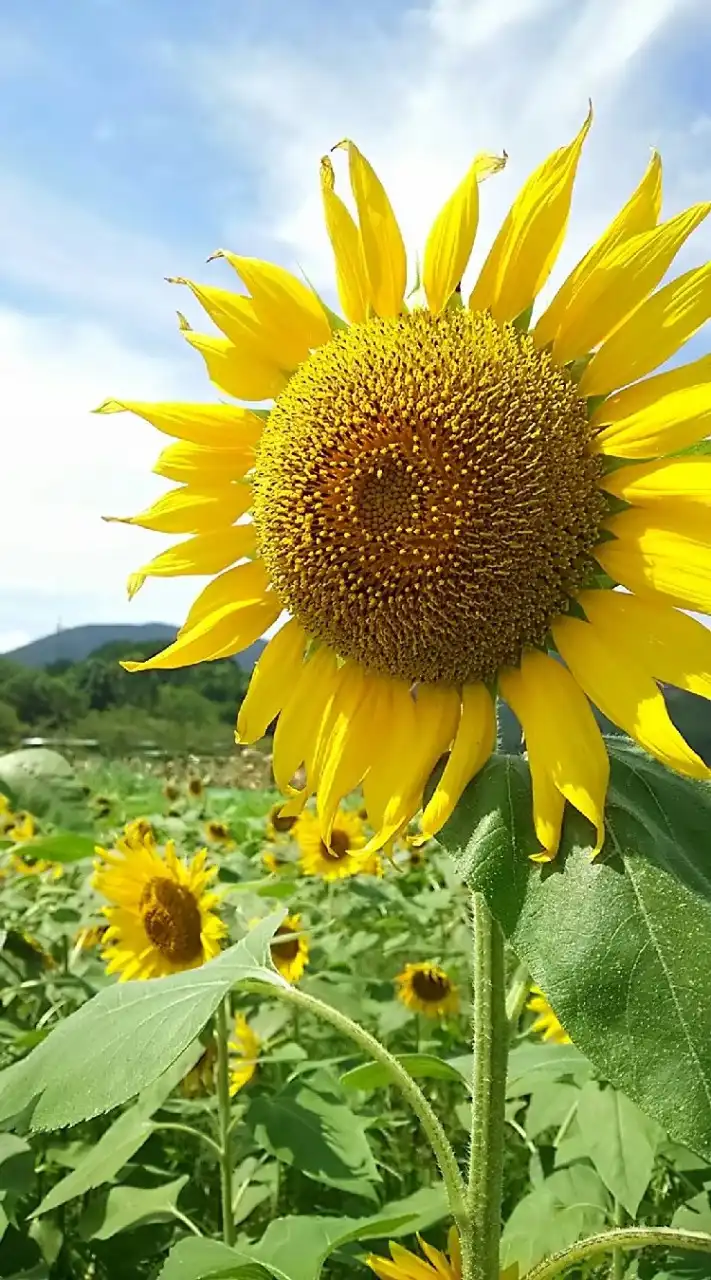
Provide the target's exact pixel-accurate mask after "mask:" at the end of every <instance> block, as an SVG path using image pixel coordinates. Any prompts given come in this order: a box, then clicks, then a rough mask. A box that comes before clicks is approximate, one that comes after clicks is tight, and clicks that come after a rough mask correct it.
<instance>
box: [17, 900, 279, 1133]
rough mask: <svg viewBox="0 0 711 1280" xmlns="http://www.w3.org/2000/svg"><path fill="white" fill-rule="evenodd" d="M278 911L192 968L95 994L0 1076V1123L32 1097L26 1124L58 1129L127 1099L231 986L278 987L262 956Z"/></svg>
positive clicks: (187, 1040) (180, 1047)
mask: <svg viewBox="0 0 711 1280" xmlns="http://www.w3.org/2000/svg"><path fill="white" fill-rule="evenodd" d="M283 918H284V912H283V911H279V912H277V913H275V914H273V915H271V916H267V917H266V918H265V919H264V920H261V921H260V922H259V924H258V925H256V926H255V928H254V929H253V930H252V931H251V933H249V934H248V935H247V937H246V938H244V939H243V940H242V941H241V942H238V943H237V945H236V946H234V947H230V948H229V950H228V951H224V952H223V953H222V955H220V956H218V957H217V959H215V960H211V961H210V962H209V964H205V965H202V967H201V968H198V969H190V970H188V971H187V972H186V973H176V974H173V975H171V977H168V978H154V979H152V980H151V981H149V982H125V983H118V984H117V985H116V986H113V987H107V988H106V989H105V990H104V991H102V992H100V994H99V995H98V996H95V997H94V999H93V1000H89V1001H88V1003H87V1004H85V1005H83V1006H82V1008H81V1009H79V1010H78V1011H77V1012H76V1013H74V1014H72V1015H71V1017H69V1018H67V1019H65V1021H63V1022H61V1023H59V1025H58V1026H57V1027H55V1029H54V1030H53V1031H52V1032H51V1034H50V1035H49V1036H48V1037H47V1039H46V1040H43V1041H42V1043H41V1044H39V1045H37V1047H36V1048H35V1049H33V1050H32V1053H31V1054H29V1056H28V1057H27V1058H24V1059H23V1060H22V1061H21V1062H17V1063H15V1064H13V1066H11V1067H9V1068H8V1069H7V1070H6V1071H4V1072H2V1073H1V1074H0V1123H1V1122H3V1121H6V1120H10V1119H11V1118H12V1117H14V1116H17V1115H19V1114H20V1113H21V1112H23V1111H25V1110H26V1109H27V1108H30V1107H33V1104H34V1109H33V1111H32V1128H33V1129H35V1130H37V1129H59V1128H62V1127H63V1126H64V1125H72V1124H77V1123H79V1121H81V1120H89V1119H91V1117H92V1116H96V1115H100V1114H101V1113H102V1112H104V1111H110V1110H111V1109H112V1107H117V1106H119V1105H120V1104H121V1103H123V1102H127V1101H128V1100H129V1098H133V1097H135V1096H136V1094H137V1093H138V1092H139V1091H140V1090H142V1089H145V1088H147V1087H148V1086H149V1085H150V1084H152V1083H153V1082H154V1081H155V1080H157V1079H158V1077H159V1076H160V1075H162V1074H163V1072H165V1071H167V1070H168V1069H169V1068H170V1066H171V1065H172V1064H173V1063H174V1062H175V1061H176V1059H177V1058H179V1057H180V1055H181V1054H182V1053H183V1052H184V1050H185V1049H187V1047H188V1045H190V1044H191V1043H192V1042H193V1040H195V1039H196V1037H197V1036H198V1035H199V1034H200V1032H201V1031H202V1028H203V1027H204V1026H205V1023H206V1022H207V1021H208V1019H209V1018H210V1017H211V1015H212V1014H213V1013H214V1011H215V1009H216V1008H217V1006H218V1004H219V1003H220V1000H222V999H223V997H224V996H225V995H227V993H228V992H229V991H230V989H231V988H232V987H233V986H235V985H237V984H239V983H240V982H249V981H252V982H254V981H258V982H260V983H266V984H271V985H272V986H284V985H285V982H284V979H283V978H282V977H281V976H280V974H278V973H277V972H276V970H275V969H274V968H272V967H270V961H269V942H270V939H271V938H272V936H273V934H274V932H275V930H276V929H277V928H278V926H279V924H280V923H281V921H282V920H283Z"/></svg>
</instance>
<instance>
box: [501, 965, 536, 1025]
mask: <svg viewBox="0 0 711 1280" xmlns="http://www.w3.org/2000/svg"><path fill="white" fill-rule="evenodd" d="M530 990H531V975H530V973H529V972H528V969H527V967H526V965H525V964H520V965H519V966H518V968H517V970H516V972H515V974H514V976H513V980H512V982H511V986H510V987H509V990H508V992H507V995H506V1017H507V1018H508V1022H509V1026H510V1028H511V1033H512V1035H513V1034H515V1032H516V1029H517V1027H518V1020H519V1018H520V1017H521V1014H522V1013H523V1011H524V1009H525V1007H526V1001H527V999H528V993H529V991H530Z"/></svg>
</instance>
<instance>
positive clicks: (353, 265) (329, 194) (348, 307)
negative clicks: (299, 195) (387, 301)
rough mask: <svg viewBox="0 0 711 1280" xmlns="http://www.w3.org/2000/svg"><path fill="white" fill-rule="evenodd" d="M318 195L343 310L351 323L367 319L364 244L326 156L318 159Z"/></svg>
mask: <svg viewBox="0 0 711 1280" xmlns="http://www.w3.org/2000/svg"><path fill="white" fill-rule="evenodd" d="M321 196H322V199H323V212H324V218H325V222H326V230H327V232H328V238H329V240H330V241H331V248H332V249H333V257H334V260H335V266H336V288H337V289H338V297H339V300H340V303H341V306H342V308H343V314H344V316H345V317H346V319H347V320H350V322H351V324H361V323H362V321H363V320H366V319H367V316H368V303H369V301H370V284H369V283H368V272H367V270H366V266H365V259H364V257H363V245H362V242H361V238H360V231H359V230H358V228H357V226H356V224H355V222H354V221H353V219H352V217H351V215H350V213H349V212H348V209H347V208H346V206H345V205H344V203H343V201H342V200H341V198H340V196H337V195H336V192H335V176H334V173H333V165H332V164H331V161H330V160H329V158H328V156H324V157H323V159H322V160H321Z"/></svg>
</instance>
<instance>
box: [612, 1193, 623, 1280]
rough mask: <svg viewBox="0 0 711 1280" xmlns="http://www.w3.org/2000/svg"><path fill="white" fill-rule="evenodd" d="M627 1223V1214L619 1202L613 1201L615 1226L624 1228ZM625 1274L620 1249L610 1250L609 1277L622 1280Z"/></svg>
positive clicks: (613, 1279)
mask: <svg viewBox="0 0 711 1280" xmlns="http://www.w3.org/2000/svg"><path fill="white" fill-rule="evenodd" d="M626 1222H627V1214H626V1213H625V1210H624V1207H623V1206H622V1205H621V1204H620V1202H619V1200H615V1226H616V1227H624V1225H625V1223H626ZM624 1274H625V1255H624V1253H623V1251H622V1249H613V1250H612V1266H611V1268H610V1276H611V1278H612V1280H622V1277H623V1276H624Z"/></svg>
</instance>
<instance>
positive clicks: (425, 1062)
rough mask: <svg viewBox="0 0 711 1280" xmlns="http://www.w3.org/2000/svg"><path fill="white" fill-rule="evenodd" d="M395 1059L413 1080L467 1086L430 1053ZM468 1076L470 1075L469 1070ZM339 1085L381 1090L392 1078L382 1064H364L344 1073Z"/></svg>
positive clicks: (457, 1073) (401, 1056) (397, 1055)
mask: <svg viewBox="0 0 711 1280" xmlns="http://www.w3.org/2000/svg"><path fill="white" fill-rule="evenodd" d="M396 1057H397V1061H398V1062H399V1063H400V1066H401V1067H404V1068H405V1070H406V1071H407V1072H408V1073H409V1075H411V1076H412V1078H413V1079H414V1080H420V1079H424V1080H456V1081H457V1082H458V1083H459V1084H465V1085H467V1086H468V1083H469V1081H468V1079H467V1077H465V1076H464V1075H463V1074H462V1073H461V1072H460V1071H458V1070H457V1068H456V1067H455V1066H452V1065H451V1064H450V1063H449V1062H445V1060H444V1058H437V1057H435V1055H434V1054H432V1053H401V1054H396ZM464 1061H465V1062H468V1061H469V1059H467V1058H465V1059H464ZM469 1074H470V1075H471V1070H470V1072H469ZM341 1084H342V1085H343V1087H344V1088H345V1089H381V1088H383V1087H384V1086H385V1085H389V1084H392V1076H391V1075H390V1073H389V1072H388V1069H387V1067H384V1066H383V1065H382V1063H380V1062H364V1063H363V1064H362V1065H361V1066H358V1067H353V1068H352V1069H351V1070H350V1071H346V1072H345V1074H344V1075H342V1076H341Z"/></svg>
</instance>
